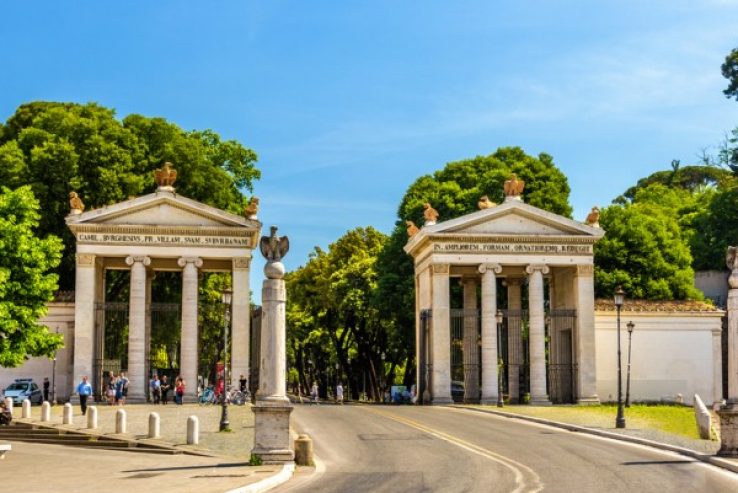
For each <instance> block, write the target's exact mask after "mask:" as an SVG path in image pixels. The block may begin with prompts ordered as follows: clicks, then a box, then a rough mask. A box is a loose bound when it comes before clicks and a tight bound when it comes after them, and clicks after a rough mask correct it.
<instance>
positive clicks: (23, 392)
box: [3, 378, 44, 404]
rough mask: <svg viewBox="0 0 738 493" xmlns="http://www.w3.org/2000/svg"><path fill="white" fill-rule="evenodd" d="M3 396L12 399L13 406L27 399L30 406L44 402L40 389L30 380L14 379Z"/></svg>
mask: <svg viewBox="0 0 738 493" xmlns="http://www.w3.org/2000/svg"><path fill="white" fill-rule="evenodd" d="M3 394H4V397H10V398H12V399H13V404H21V403H22V402H23V401H24V400H26V399H29V400H30V401H31V404H41V403H42V402H43V400H44V396H43V394H42V393H41V389H39V388H38V385H36V383H35V382H34V381H33V379H31V378H16V379H15V381H14V382H13V383H11V384H10V385H8V387H7V388H6V389H5V391H4V392H3Z"/></svg>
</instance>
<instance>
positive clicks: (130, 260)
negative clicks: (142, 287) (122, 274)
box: [126, 255, 151, 267]
mask: <svg viewBox="0 0 738 493" xmlns="http://www.w3.org/2000/svg"><path fill="white" fill-rule="evenodd" d="M136 262H141V263H142V264H144V266H146V267H148V266H149V265H151V257H148V256H146V255H135V256H134V255H130V256H128V257H126V265H133V264H134V263H136Z"/></svg>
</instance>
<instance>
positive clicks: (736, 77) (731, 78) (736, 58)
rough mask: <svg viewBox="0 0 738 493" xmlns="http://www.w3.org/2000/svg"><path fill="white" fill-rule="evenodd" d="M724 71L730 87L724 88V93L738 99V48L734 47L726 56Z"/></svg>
mask: <svg viewBox="0 0 738 493" xmlns="http://www.w3.org/2000/svg"><path fill="white" fill-rule="evenodd" d="M722 71H723V77H725V78H726V79H728V87H727V88H725V89H724V90H723V94H725V96H726V97H728V98H735V99H736V101H738V48H734V49H733V50H732V51H731V52H730V53H728V55H727V56H726V57H725V63H723V66H722Z"/></svg>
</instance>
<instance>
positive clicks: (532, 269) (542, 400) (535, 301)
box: [525, 265, 551, 406]
mask: <svg viewBox="0 0 738 493" xmlns="http://www.w3.org/2000/svg"><path fill="white" fill-rule="evenodd" d="M525 271H526V272H527V273H528V274H529V276H530V277H529V278H528V302H529V315H530V322H529V339H528V344H529V346H528V347H529V349H530V404H531V405H533V406H545V405H550V404H551V401H550V400H549V398H548V391H547V389H546V327H545V313H544V304H543V274H548V271H549V269H548V266H546V265H529V266H528V267H526V268H525Z"/></svg>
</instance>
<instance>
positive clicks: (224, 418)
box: [220, 288, 233, 431]
mask: <svg viewBox="0 0 738 493" xmlns="http://www.w3.org/2000/svg"><path fill="white" fill-rule="evenodd" d="M232 295H233V292H232V291H231V290H230V289H227V288H226V289H224V290H223V294H222V297H221V301H222V302H223V305H224V307H225V316H224V317H223V400H222V402H221V413H220V431H225V430H228V429H229V428H230V426H231V423H230V422H229V421H228V326H229V325H230V322H231V296H232Z"/></svg>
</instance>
